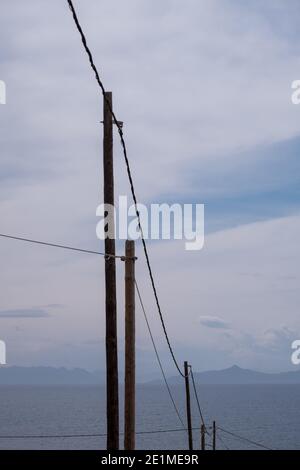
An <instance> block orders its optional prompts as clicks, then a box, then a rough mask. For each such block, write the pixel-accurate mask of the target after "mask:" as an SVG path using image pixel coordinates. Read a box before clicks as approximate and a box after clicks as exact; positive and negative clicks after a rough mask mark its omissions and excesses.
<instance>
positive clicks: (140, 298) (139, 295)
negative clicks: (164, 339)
mask: <svg viewBox="0 0 300 470" xmlns="http://www.w3.org/2000/svg"><path fill="white" fill-rule="evenodd" d="M135 287H136V291H137V294H138V298H139V301H140V304H141V308H142V311H143V314H144V317H145V321H146V325H147V328H148V331H149V335H150V338H151V342H152V345H153V349H154V351H155V355H156V359H157V362H158V364H159V367H160V370H161V373H162V376H163V379H164V382H165V385H166V388H167V391H168V394H169V396H170V399H171V401H172V404H173V406H174V409H175V412H176V414H177V416H178V419H179V421H180V422H181V424H182V426H183V427H184V422H183V419H182V418H181V415H180V413H179V410H178V408H177V405H176V403H175V400H174V397H173V395H172V392H171V389H170V386H169V384H168V380H167V377H166V374H165V371H164V368H163V365H162V362H161V360H160V357H159V353H158V350H157V347H156V344H155V340H154V337H153V334H152V331H151V327H150V323H149V320H148V317H147V313H146V309H145V305H144V302H143V299H142V296H141V292H140V289H139V286H138V284H137V281H135ZM185 430H186V428H185Z"/></svg>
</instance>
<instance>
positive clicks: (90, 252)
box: [0, 233, 125, 260]
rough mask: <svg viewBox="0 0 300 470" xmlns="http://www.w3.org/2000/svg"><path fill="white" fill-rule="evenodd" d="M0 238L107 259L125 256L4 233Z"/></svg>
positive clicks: (123, 257)
mask: <svg viewBox="0 0 300 470" xmlns="http://www.w3.org/2000/svg"><path fill="white" fill-rule="evenodd" d="M0 237H2V238H8V239H10V240H18V241H21V242H26V243H33V244H36V245H43V246H51V247H52V248H61V249H63V250H71V251H78V252H81V253H88V254H92V255H100V256H105V257H108V258H119V259H121V260H123V259H125V256H121V255H106V254H105V253H101V252H100V251H93V250H85V249H83V248H76V247H74V246H67V245H58V244H57V243H48V242H44V241H41V240H33V239H30V238H22V237H17V236H14V235H6V234H4V233H0Z"/></svg>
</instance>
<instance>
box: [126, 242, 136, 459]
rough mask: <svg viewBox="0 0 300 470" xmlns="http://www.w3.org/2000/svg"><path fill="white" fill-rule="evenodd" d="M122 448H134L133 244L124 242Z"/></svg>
mask: <svg viewBox="0 0 300 470" xmlns="http://www.w3.org/2000/svg"><path fill="white" fill-rule="evenodd" d="M124 408H125V410H124V412H125V416H124V422H125V428H124V449H125V450H134V449H135V246H134V241H132V240H126V244H125V401H124Z"/></svg>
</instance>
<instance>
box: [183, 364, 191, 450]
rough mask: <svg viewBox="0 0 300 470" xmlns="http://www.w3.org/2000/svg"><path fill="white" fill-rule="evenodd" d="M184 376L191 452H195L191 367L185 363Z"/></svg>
mask: <svg viewBox="0 0 300 470" xmlns="http://www.w3.org/2000/svg"><path fill="white" fill-rule="evenodd" d="M184 375H185V393H186V416H187V425H188V436H189V450H193V431H192V415H191V397H190V383H189V366H188V363H187V362H186V361H185V362H184Z"/></svg>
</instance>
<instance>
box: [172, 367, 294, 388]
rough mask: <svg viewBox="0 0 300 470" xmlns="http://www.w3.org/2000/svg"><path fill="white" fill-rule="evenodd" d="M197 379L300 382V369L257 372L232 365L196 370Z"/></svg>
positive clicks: (203, 381)
mask: <svg viewBox="0 0 300 470" xmlns="http://www.w3.org/2000/svg"><path fill="white" fill-rule="evenodd" d="M194 378H195V381H196V382H198V383H201V384H215V385H217V384H219V385H221V384H245V385H247V384H248V385H250V384H300V370H296V371H291V372H280V373H273V374H270V373H265V372H257V371H254V370H250V369H242V368H241V367H238V366H232V367H229V368H228V369H223V370H212V371H207V372H196V373H195V372H194ZM180 381H181V378H180V377H171V379H170V383H173V384H176V383H179V382H180Z"/></svg>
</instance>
